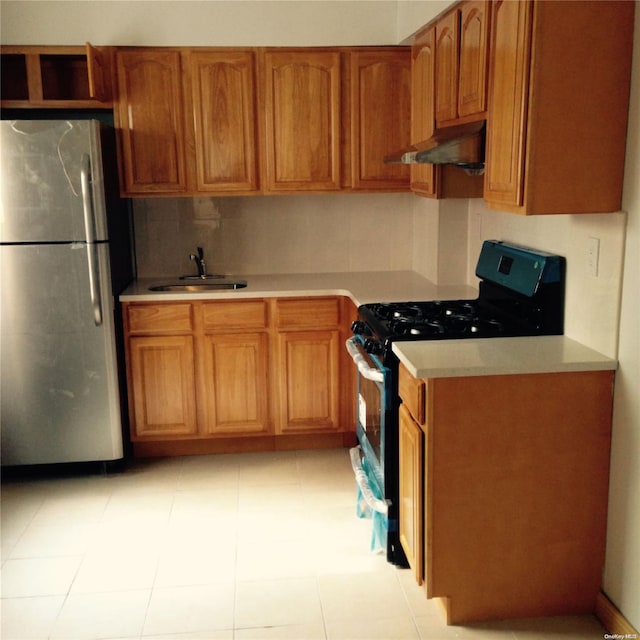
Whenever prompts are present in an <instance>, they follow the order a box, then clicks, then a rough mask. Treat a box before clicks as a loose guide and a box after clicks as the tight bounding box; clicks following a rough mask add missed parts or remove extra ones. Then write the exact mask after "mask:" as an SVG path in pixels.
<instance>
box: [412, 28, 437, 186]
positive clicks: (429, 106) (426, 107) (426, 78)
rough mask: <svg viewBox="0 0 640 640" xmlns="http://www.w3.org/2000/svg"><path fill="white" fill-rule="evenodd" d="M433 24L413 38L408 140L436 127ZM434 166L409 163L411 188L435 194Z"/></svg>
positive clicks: (418, 138)
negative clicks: (409, 137)
mask: <svg viewBox="0 0 640 640" xmlns="http://www.w3.org/2000/svg"><path fill="white" fill-rule="evenodd" d="M435 38H436V33H435V27H431V28H430V29H428V30H427V31H426V32H425V33H424V34H420V35H419V36H418V37H417V38H416V43H415V45H414V46H413V49H412V63H411V99H412V103H411V142H412V143H417V142H422V141H424V140H428V139H429V138H430V137H431V136H432V135H433V130H434V128H435V109H436V106H435V91H436V83H435V72H436V50H435ZM436 172H437V171H436V166H435V165H433V164H414V165H411V190H412V191H415V192H418V193H421V194H424V195H427V196H435V195H436Z"/></svg>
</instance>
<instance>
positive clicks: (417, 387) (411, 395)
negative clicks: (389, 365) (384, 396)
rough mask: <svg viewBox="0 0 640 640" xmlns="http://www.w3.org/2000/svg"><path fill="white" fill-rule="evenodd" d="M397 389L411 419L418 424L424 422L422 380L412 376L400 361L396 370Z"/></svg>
mask: <svg viewBox="0 0 640 640" xmlns="http://www.w3.org/2000/svg"><path fill="white" fill-rule="evenodd" d="M398 391H399V393H400V397H401V398H402V403H403V404H404V406H405V407H406V408H407V409H408V410H409V413H411V415H412V416H413V419H414V420H415V421H416V422H418V423H419V424H425V384H424V380H418V379H417V378H414V377H413V376H412V375H411V374H410V373H409V371H407V369H406V368H405V366H404V365H403V364H402V363H400V366H399V371H398Z"/></svg>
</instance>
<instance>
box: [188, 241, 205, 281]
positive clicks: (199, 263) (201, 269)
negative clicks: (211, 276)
mask: <svg viewBox="0 0 640 640" xmlns="http://www.w3.org/2000/svg"><path fill="white" fill-rule="evenodd" d="M189 260H193V261H194V262H195V263H196V267H197V268H198V277H199V278H202V279H203V280H204V279H205V278H206V277H207V265H206V263H205V261H204V251H203V249H202V247H198V255H196V254H195V253H192V254H190V255H189Z"/></svg>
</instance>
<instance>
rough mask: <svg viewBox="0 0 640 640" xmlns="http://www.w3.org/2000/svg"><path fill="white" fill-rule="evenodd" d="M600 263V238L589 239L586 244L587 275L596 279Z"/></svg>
mask: <svg viewBox="0 0 640 640" xmlns="http://www.w3.org/2000/svg"><path fill="white" fill-rule="evenodd" d="M599 262H600V238H589V240H588V242H587V273H588V274H589V275H590V276H593V277H594V278H596V277H598V266H599V264H598V263H599Z"/></svg>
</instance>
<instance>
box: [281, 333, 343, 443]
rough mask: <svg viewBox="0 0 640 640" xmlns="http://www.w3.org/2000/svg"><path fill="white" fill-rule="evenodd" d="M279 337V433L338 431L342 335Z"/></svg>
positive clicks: (290, 334) (287, 334)
mask: <svg viewBox="0 0 640 640" xmlns="http://www.w3.org/2000/svg"><path fill="white" fill-rule="evenodd" d="M279 337H280V371H279V375H280V388H281V393H280V401H281V415H280V424H279V431H280V432H281V433H304V432H312V431H326V430H327V429H329V430H337V429H338V428H339V424H338V415H339V414H338V403H339V389H340V385H339V366H338V363H339V353H338V348H339V342H340V340H339V338H340V333H339V331H292V332H285V333H281V334H280V336H279Z"/></svg>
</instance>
